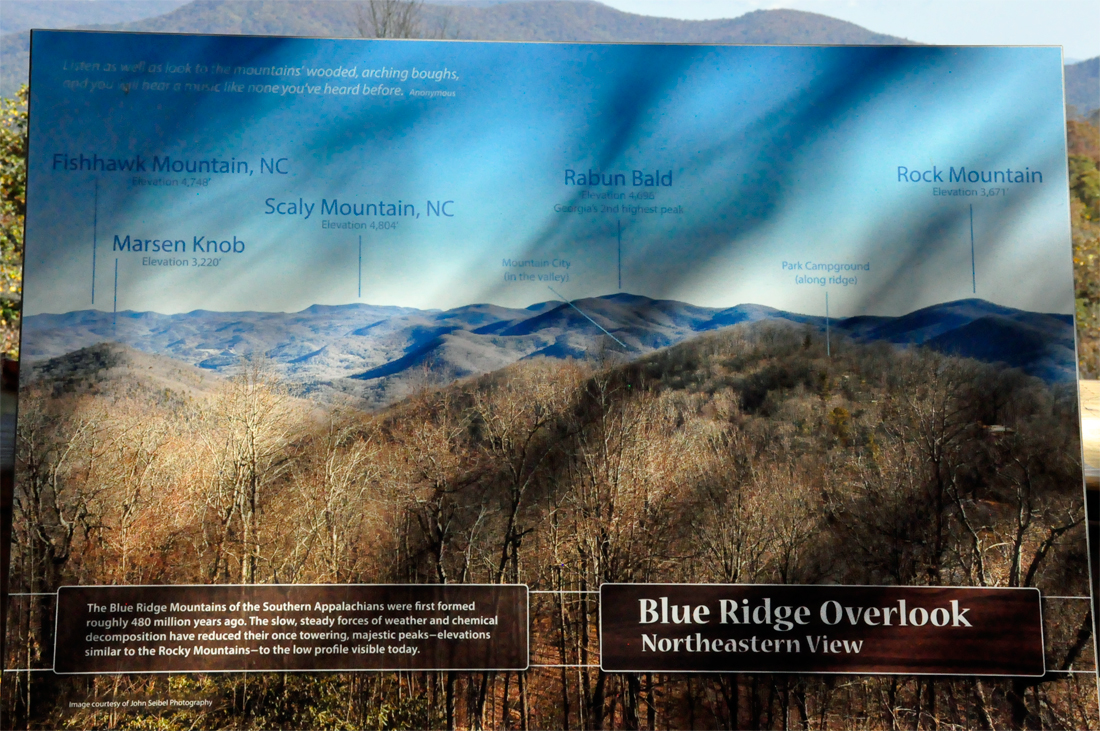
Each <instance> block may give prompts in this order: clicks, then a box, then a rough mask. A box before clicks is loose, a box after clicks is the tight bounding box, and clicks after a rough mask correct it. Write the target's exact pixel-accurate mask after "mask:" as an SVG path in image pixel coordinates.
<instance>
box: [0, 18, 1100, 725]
mask: <svg viewBox="0 0 1100 731" xmlns="http://www.w3.org/2000/svg"><path fill="white" fill-rule="evenodd" d="M338 5H340V4H339V3H336V4H333V8H332V12H333V13H343V12H345V11H347V12H351V11H350V10H347V8H345V9H343V10H341V9H340V8H338V7H337V6H338ZM352 5H354V4H352ZM425 8H427V6H425ZM352 9H353V8H352ZM326 12H327V11H326ZM425 12H427V10H425ZM432 12H434V11H432ZM31 55H32V64H31V68H32V71H31V91H30V123H29V126H30V142H29V159H28V168H27V169H28V182H27V223H26V268H25V278H24V288H25V289H24V313H23V314H24V317H23V320H22V322H23V325H22V328H23V330H22V332H23V341H22V346H21V347H22V350H21V353H22V358H23V361H22V373H21V379H22V380H21V392H20V399H21V401H20V417H19V418H20V423H19V433H20V438H19V440H18V449H19V453H18V455H17V458H18V467H19V470H20V471H19V473H18V474H19V477H18V479H17V484H16V486H15V488H16V499H15V522H14V526H15V530H14V531H13V535H14V536H15V539H14V542H13V548H12V556H13V559H12V567H13V568H12V582H11V583H12V586H11V589H12V592H13V598H12V611H11V615H10V616H11V621H10V622H9V623H8V627H7V631H8V642H7V647H8V648H9V650H8V657H7V658H6V659H5V662H6V663H7V666H6V667H7V668H8V669H9V670H12V669H14V670H22V669H25V670H41V671H47V670H49V669H51V668H52V669H55V670H56V671H57V672H59V673H132V674H133V677H130V678H122V679H116V678H93V677H89V678H82V677H75V676H73V677H68V676H58V677H53V678H51V680H50V682H49V683H47V684H44V685H43V684H42V683H40V682H39V681H38V680H35V678H41V677H43V676H41V675H35V674H34V673H15V674H12V681H13V682H12V683H8V682H6V681H7V680H8V676H5V683H4V684H3V689H2V690H3V694H4V695H3V698H4V704H5V707H6V708H9V709H14V713H15V717H16V723H15V724H14V725H15V727H51V724H52V725H57V719H59V718H61V717H62V715H63V711H64V709H65V708H74V709H76V710H73V711H72V712H73V713H75V714H77V715H76V717H75V718H72V719H69V720H67V721H66V723H68V725H71V726H74V727H88V728H98V727H109V726H112V725H114V726H117V725H120V724H123V725H125V723H130V721H129V720H126V721H125V723H124V722H123V721H120V720H119V719H117V718H113V717H112V718H105V717H102V716H96V715H94V712H93V711H92V710H90V709H91V708H92V707H91V706H88V707H84V706H68V705H67V704H69V703H78V702H91V703H102V702H106V699H105V697H104V696H105V694H110V693H113V694H116V695H118V694H121V693H123V692H124V691H125V692H128V693H130V694H131V696H129V697H145V696H148V693H147V692H146V691H149V692H152V691H155V690H156V689H157V688H161V689H162V690H163V688H162V684H161V683H160V682H159V681H158V679H157V678H148V677H143V674H144V673H146V672H164V671H168V672H181V671H195V672H196V673H201V672H203V671H206V670H223V671H228V670H249V671H276V670H278V671H286V670H295V671H309V670H323V671H346V672H331V673H329V674H327V675H325V676H323V678H321V679H318V678H311V677H305V676H302V675H299V674H291V673H288V674H286V675H284V676H283V677H281V678H280V679H279V685H278V687H279V689H280V690H279V692H277V693H276V692H270V693H267V692H266V691H265V692H262V693H261V692H259V691H257V692H255V693H254V692H253V689H254V687H255V686H254V685H253V684H252V681H251V680H248V679H246V678H245V677H243V676H235V675H230V674H226V675H224V676H217V677H215V678H213V679H211V678H203V679H201V680H200V681H199V682H196V683H194V684H187V685H188V687H187V688H186V689H183V688H177V689H175V690H174V691H172V692H177V691H178V692H180V693H182V692H183V690H187V692H188V693H190V692H191V691H192V690H194V689H195V688H199V689H201V690H202V692H203V693H208V694H209V695H210V696H211V698H210V700H212V701H215V702H214V703H213V704H212V705H211V708H215V707H216V708H221V709H229V710H225V711H217V712H213V711H211V712H210V713H209V714H208V715H204V716H202V717H201V718H199V717H194V718H193V717H187V718H182V717H181V718H172V719H168V720H164V719H140V720H135V721H133V723H130V725H145V726H149V727H153V726H156V727H165V728H167V727H176V726H179V727H186V728H203V727H206V728H227V727H235V726H240V725H241V720H240V718H236V717H234V716H233V713H235V712H243V711H240V710H239V709H241V708H242V706H241V703H242V702H244V701H241V700H240V699H242V698H247V699H248V700H247V709H248V713H249V714H252V715H250V716H249V718H250V719H269V721H265V722H269V723H270V724H275V725H278V724H279V723H283V725H294V723H298V721H294V722H292V721H291V720H288V719H299V720H300V719H306V718H310V719H312V718H322V717H326V718H327V717H331V718H339V719H344V721H342V722H343V723H345V724H347V725H349V726H354V727H357V728H358V727H362V728H375V727H384V726H394V725H403V726H407V727H410V728H455V729H461V728H466V727H477V728H521V727H525V728H585V727H598V728H610V727H615V726H618V727H632V728H643V727H645V728H690V727H695V728H700V727H706V728H769V727H773V726H775V725H777V724H779V723H781V722H782V719H787V718H795V717H798V718H800V719H801V720H800V723H801V725H803V726H807V727H812V728H818V727H821V728H827V727H834V726H836V725H837V721H836V719H837V718H838V717H840V716H839V714H844V717H851V718H859V719H867V720H866V723H865V725H866V726H868V727H869V728H892V727H896V726H899V725H903V726H914V727H916V726H919V725H920V724H921V723H923V722H924V720H922V719H929V718H935V719H940V720H941V722H942V723H943V724H947V725H953V726H957V727H960V728H962V727H969V726H974V725H975V724H978V723H979V722H980V724H981V725H984V726H990V727H994V728H1011V727H1039V726H1043V725H1046V726H1051V727H1057V726H1059V725H1065V724H1063V723H1062V721H1063V720H1064V719H1075V720H1073V721H1072V723H1073V724H1077V725H1081V726H1084V725H1089V726H1092V727H1095V726H1097V725H1098V724H1100V720H1098V718H1100V711H1098V710H1097V707H1096V706H1097V694H1096V687H1095V684H1092V685H1091V686H1089V683H1090V682H1091V680H1090V681H1088V682H1086V680H1085V678H1086V677H1089V676H1087V673H1088V672H1090V671H1092V670H1093V669H1094V668H1095V653H1094V643H1093V638H1092V636H1091V634H1090V633H1089V629H1090V628H1091V627H1092V624H1091V615H1090V603H1089V587H1088V561H1087V557H1088V551H1087V545H1086V539H1085V528H1084V523H1083V520H1084V496H1083V489H1082V483H1081V472H1080V459H1079V456H1080V441H1079V423H1078V419H1077V412H1076V407H1075V403H1076V401H1075V399H1074V397H1073V391H1074V387H1075V383H1076V380H1075V379H1076V353H1075V343H1074V327H1073V313H1074V309H1075V299H1074V287H1073V276H1072V274H1073V262H1072V259H1071V240H1070V231H1069V214H1070V208H1069V198H1068V189H1069V178H1068V169H1069V168H1067V153H1066V127H1065V118H1064V104H1063V96H1062V58H1061V53H1060V50H1059V49H1058V48H1042V47H1035V48H992V47H974V48H943V47H929V46H906V47H805V46H802V47H756V46H754V47H735V46H674V45H642V44H630V45H626V44H624V45H614V44H524V43H515V44H511V43H477V42H469V43H466V42H464V43H450V42H443V41H415V42H413V41H409V42H406V41H382V40H364V39H344V40H326V39H310V38H271V37H258V36H250V37H226V36H198V35H143V34H128V33H93V32H64V31H42V32H34V33H33V36H32V40H31ZM643 577H644V578H645V580H647V581H651V582H655V583H657V584H658V587H657V588H654V587H653V586H648V585H647V586H639V587H634V588H631V587H618V586H607V587H605V589H604V590H603V594H602V602H600V601H598V600H597V597H598V596H600V595H598V594H597V593H596V590H597V589H598V588H599V587H600V585H601V584H603V583H604V582H608V581H629V580H636V579H640V578H643ZM353 583H354V585H350V586H349V584H353ZM501 583H506V584H510V585H514V586H518V585H529V586H530V588H531V595H532V605H531V619H530V622H529V624H528V622H527V619H526V615H525V614H524V612H523V611H522V610H523V608H524V606H525V604H524V601H523V599H522V597H523V590H522V588H506V587H504V588H493V587H498V586H499V585H500V584H501ZM84 584H97V585H115V584H127V585H145V584H157V585H158V586H156V587H148V586H117V587H106V586H100V587H83V586H78V585H84ZM365 584H377V585H378V586H376V587H372V586H364V585H365ZM467 584H477V585H480V586H479V587H471V588H459V587H461V586H464V585H467ZM688 584H690V585H691V586H690V587H684V586H681V585H688ZM731 584H737V585H741V584H753V585H755V586H757V587H758V588H752V589H750V588H745V587H743V586H730V585H731ZM429 585H431V586H429ZM774 585H784V586H779V587H777V586H774ZM807 585H812V586H807ZM406 586H407V588H403V587H406ZM880 586H881V587H882V588H876V587H880ZM986 586H988V587H1000V588H997V589H989V590H986V589H977V588H975V587H986ZM59 587H61V588H60V589H59ZM929 587H943V588H929ZM1024 587H1028V588H1026V589H1025V588H1024ZM536 592H537V593H536ZM1038 592H1041V593H1042V597H1043V598H1042V600H1041V601H1042V605H1041V610H1042V611H1041V615H1040V612H1039V610H1040V606H1039V602H1040V599H1039V598H1038V596H1037V594H1038ZM665 599H667V604H668V614H667V624H666V623H665V622H666V615H665V614H664V608H665V605H664V604H663V603H662V601H663V600H665ZM734 600H737V601H738V602H740V604H739V607H740V609H739V610H738V611H734V608H733V605H732V602H733V601H734ZM745 600H747V601H748V602H749V603H748V604H744V601H745ZM723 601H726V602H728V603H727V604H723V603H722V602H723ZM55 603H56V606H55ZM375 604H380V605H381V606H382V609H381V610H378V609H369V610H367V609H363V610H359V609H347V608H344V609H326V608H325V607H345V606H369V605H375ZM410 604H411V605H412V609H411V610H410V609H408V608H407V605H410ZM441 604H444V605H447V606H448V607H452V606H454V605H467V604H472V605H474V608H473V609H470V610H469V611H466V610H454V609H450V608H449V609H446V610H441V609H440V608H439V607H440V606H441ZM112 605H114V606H115V609H112V608H111V607H112ZM213 605H217V606H218V608H217V609H213V610H209V611H207V610H204V609H202V607H204V606H213ZM299 605H301V606H305V607H307V608H306V609H296V608H295V607H297V606H299ZM390 605H393V606H394V607H396V606H397V605H403V607H404V608H400V609H391V608H390ZM431 605H435V608H434V609H431V608H425V607H430V606H431ZM139 606H140V607H141V609H139ZM174 606H175V607H176V609H173V607H174ZM685 606H687V607H688V608H689V609H688V615H685V614H684V607H685ZM104 607H105V608H106V609H103V608H104ZM120 607H121V608H123V609H120ZM126 607H133V608H134V610H133V612H132V613H131V612H130V611H129V610H128V609H125V608H126ZM160 607H168V609H159V610H158V609H157V608H160ZM186 607H198V609H197V610H194V611H192V610H191V609H181V608H186ZM223 607H224V608H223ZM246 607H247V608H246ZM903 607H904V615H903V614H902V609H903ZM150 608H151V609H150ZM745 610H748V613H747V615H746V614H744V611H745ZM788 610H789V611H790V613H791V614H790V616H789V617H784V616H781V615H783V614H786V613H787V611H788ZM601 612H602V621H603V625H602V632H601V624H600V619H601ZM708 612H709V614H708ZM131 614H132V615H133V616H131ZM684 616H690V617H691V624H690V625H687V624H680V623H677V621H676V619H675V618H676V617H679V618H681V619H682V618H683V617H684ZM745 616H747V617H748V623H746V622H745V621H744V617H745ZM654 617H657V618H658V619H656V620H654ZM696 617H698V619H696ZM723 617H725V618H726V620H727V621H726V622H725V623H723V622H722V618H723ZM757 617H759V618H761V619H762V620H763V621H764V623H763V624H759V623H758V620H757ZM903 617H904V623H902V619H903ZM735 618H740V619H741V622H740V623H735V622H734V619H735ZM490 619H491V620H493V621H495V622H496V624H493V625H490V624H488V622H489V620H490ZM184 620H187V621H188V622H189V624H188V623H185V622H184ZM330 620H331V624H325V622H328V621H330ZM704 620H707V621H704ZM219 621H220V624H217V622H219ZM472 621H478V622H484V624H480V625H478V624H473V625H471V624H469V622H472ZM887 621H888V622H889V623H888V624H887ZM135 622H140V624H135ZM212 622H213V623H214V624H211V623H212ZM368 622H369V623H370V624H369V626H368V625H367V624H366V623H368ZM433 622H441V623H442V624H433ZM803 622H805V624H803ZM876 622H880V624H876ZM356 623H358V624H356ZM402 623H404V624H402ZM420 623H423V624H420ZM456 623H458V624H459V625H460V626H458V627H456ZM788 623H791V624H792V627H791V628H789V629H788V628H786V625H787V624H788ZM968 623H969V626H967V625H968ZM124 624H125V626H123V625H124ZM433 627H435V629H433ZM55 633H56V637H55ZM376 633H382V636H381V637H379V636H378V635H377V634H376ZM424 634H427V635H428V636H427V637H424V636H423V635H424ZM456 634H459V635H461V637H460V638H456V637H455V635H456ZM486 634H487V635H488V636H487V637H485V636H483V635H486ZM192 635H194V636H193V637H192ZM276 635H278V636H276ZM292 635H296V636H292ZM345 635H346V639H345ZM474 635H477V636H476V637H474ZM528 636H529V637H530V646H531V661H530V667H531V668H532V669H534V670H533V671H532V672H527V673H524V674H522V675H519V676H518V677H517V674H516V672H521V671H522V669H523V668H526V667H528V664H527V663H528V660H527V653H526V648H527V638H528ZM719 642H720V643H721V644H720V646H719V645H718V644H717V643H719ZM55 647H56V664H54V661H55V658H54V657H53V654H52V653H51V650H52V649H53V648H55ZM372 648H373V649H372ZM777 648H779V650H777ZM718 649H720V652H719V651H718ZM601 650H602V655H599V654H598V653H599V652H600V651H601ZM700 650H702V651H700ZM780 650H781V651H780ZM131 652H132V653H133V654H130V653H131ZM1044 657H1045V658H1046V660H1045V662H1046V664H1047V665H1048V666H1049V668H1048V669H1047V673H1046V674H1045V675H1042V677H1041V678H1040V679H1038V680H1035V681H1032V680H1028V681H1027V684H1028V685H1027V687H1028V691H1027V692H1026V693H1023V692H1021V691H1020V690H1019V687H1017V686H1018V683H1019V682H1021V681H1014V680H1012V679H1008V678H1007V676H1010V675H1021V676H1025V675H1026V676H1037V675H1040V674H1042V673H1043V671H1044V664H1043V663H1044V660H1043V658H1044ZM601 663H602V667H603V669H604V670H605V671H612V670H614V671H615V673H616V675H615V676H612V677H608V676H606V675H604V676H601V675H600V667H601ZM412 669H418V670H426V671H432V670H441V669H442V670H454V671H456V672H452V673H438V672H412V673H410V672H403V671H405V670H412ZM365 670H397V671H402V672H395V673H393V674H373V675H372V674H363V675H356V674H355V672H356V671H365ZM463 670H464V671H467V672H461V671H463ZM650 670H652V671H655V672H653V673H651V677H648V678H647V677H645V676H644V675H639V676H634V675H632V673H633V671H650ZM687 670H714V671H719V672H720V671H732V672H734V673H735V674H730V675H713V676H712V675H695V676H693V675H689V674H687V673H686V672H679V671H687ZM495 671H500V672H495ZM754 671H760V672H769V673H770V672H793V673H801V674H802V675H800V676H799V677H798V678H797V679H792V680H791V682H790V683H787V684H781V683H780V682H779V681H774V680H772V679H767V680H764V679H761V678H757V677H753V676H751V675H749V674H748V673H751V672H754ZM836 672H845V673H860V674H864V675H862V677H859V678H850V679H849V680H848V681H846V682H845V683H843V684H840V683H834V682H833V681H832V679H830V678H825V677H817V676H815V675H814V674H816V673H836ZM898 673H913V674H920V675H922V676H923V677H920V678H907V677H899V676H898V675H897V674H898ZM877 674H893V675H892V676H891V677H879V676H878V675H877ZM959 674H974V675H975V676H979V675H980V676H981V677H982V678H983V679H982V681H981V683H979V684H974V683H970V682H969V681H968V680H967V681H959V680H958V679H955V678H944V677H937V676H939V675H942V676H947V675H959ZM998 674H1000V675H1002V676H1006V677H1004V678H1001V679H997V678H994V677H992V676H994V675H998ZM162 680H163V679H162ZM780 680H782V679H780ZM116 681H117V682H116ZM1033 683H1034V684H1033ZM260 686H262V687H264V688H274V687H275V686H274V685H272V684H271V683H269V682H268V681H267V680H263V681H262V682H261V683H260ZM284 689H285V692H284ZM1033 689H1034V692H1033ZM169 690H171V689H169ZM135 691H141V692H140V693H138V694H137V695H136V696H134V695H133V693H134V692H135ZM158 692H159V691H158ZM166 692H167V691H166ZM129 697H123V696H121V695H118V697H115V698H112V699H111V702H113V701H116V700H117V701H118V702H119V703H124V702H125V701H126V700H127V699H128V698H129ZM189 697H190V696H188V697H183V696H181V697H180V698H179V700H181V701H182V700H188V698H189ZM815 699H816V700H815ZM821 699H826V701H824V702H822V701H821ZM1014 699H1020V700H1014ZM157 700H158V702H160V701H169V702H170V701H171V700H172V699H171V698H164V697H158V698H157ZM195 700H198V699H195ZM783 703H786V704H787V705H786V707H784V708H782V709H780V708H779V706H781V705H782V704H783ZM1024 706H1028V707H1027V708H1025V707H1024ZM119 707H121V706H119ZM145 707H148V705H146V706H145ZM233 709H238V710H236V711H234V710H233ZM325 714H327V715H325ZM650 714H652V715H650ZM647 716H648V717H647ZM976 719H977V720H976ZM4 720H5V721H6V720H7V719H6V718H5V719H4ZM248 722H249V723H253V721H252V720H249V721H248ZM256 723H259V721H256ZM861 723H863V721H862V720H861ZM253 725H255V724H253ZM298 725H302V723H298ZM305 725H309V724H308V723H305Z"/></svg>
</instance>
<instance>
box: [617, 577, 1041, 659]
mask: <svg viewBox="0 0 1100 731" xmlns="http://www.w3.org/2000/svg"><path fill="white" fill-rule="evenodd" d="M600 667H602V668H603V669H604V670H605V671H608V672H651V671H652V672H738V673H742V672H760V673H777V672H781V673H792V672H816V673H899V674H900V673H905V674H923V675H944V674H956V675H964V674H973V675H1043V673H1044V672H1045V669H1046V668H1045V661H1044V649H1043V615H1042V606H1041V602H1040V596H1039V590H1038V589H969V588H967V589H963V588H953V587H952V588H948V587H898V586H891V587H885V586H883V587H878V586H792V585H758V584H756V585H752V584H727V585H715V584H710V585H702V586H701V585H692V584H604V585H603V586H601V587H600Z"/></svg>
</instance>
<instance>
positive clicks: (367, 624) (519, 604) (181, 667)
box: [54, 584, 529, 673]
mask: <svg viewBox="0 0 1100 731" xmlns="http://www.w3.org/2000/svg"><path fill="white" fill-rule="evenodd" d="M527 602H528V597H527V587H526V586H523V585H504V586H501V585H476V584H462V585H457V584H455V585H439V584H401V585H390V584H385V585H383V584H355V585H336V584H325V585H287V584H282V585H249V586H242V585H201V586H199V585H189V586H66V587H62V588H61V589H60V590H59V591H58V594H57V632H56V644H55V645H54V672H57V673H156V672H242V671H264V670H269V671H317V670H320V671H339V670H525V669H526V668H527V664H528V626H529V625H528V603H527Z"/></svg>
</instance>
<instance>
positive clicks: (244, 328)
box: [23, 294, 1076, 404]
mask: <svg viewBox="0 0 1100 731" xmlns="http://www.w3.org/2000/svg"><path fill="white" fill-rule="evenodd" d="M582 312H583V314H582ZM586 316H587V318H591V321H590V320H588V319H587V318H586ZM763 321H778V322H785V323H791V324H792V325H794V326H802V327H809V328H812V329H813V330H815V331H819V332H823V331H824V330H825V329H826V321H825V318H824V317H820V316H814V315H804V314H798V313H793V312H785V311H783V310H777V309H773V308H771V307H764V306H761V305H753V304H743V305H738V306H736V307H730V308H726V309H721V308H710V307H698V306H695V305H692V304H688V303H685V302H677V301H674V300H654V299H650V298H648V297H642V296H638V295H631V294H612V295H606V296H603V297H593V298H587V299H581V300H577V301H575V302H574V303H573V304H571V305H570V304H565V303H563V302H558V301H550V302H542V303H539V304H536V305H532V306H531V307H528V308H525V309H513V308H507V307H499V306H496V305H491V304H475V305H468V306H464V307H458V308H455V309H452V310H447V311H439V310H418V309H413V308H408V307H380V306H374V305H366V304H348V305H314V306H312V307H308V308H306V309H305V310H302V311H301V312H294V313H281V312H211V311H206V310H196V311H194V312H189V313H184V314H178V315H163V314H159V313H156V312H129V311H127V312H120V313H118V315H117V316H115V315H113V314H112V313H109V312H101V311H98V310H83V311H78V312H70V313H67V314H61V315H51V314H42V315H32V316H29V317H27V318H25V320H24V323H23V357H24V359H26V360H29V361H38V362H41V361H43V360H45V359H50V358H57V357H59V356H63V355H65V354H67V353H71V352H73V351H76V350H79V349H81V348H86V347H89V346H93V345H96V344H98V343H103V342H117V343H121V344H123V345H126V346H129V347H131V348H134V349H136V350H139V351H143V352H146V353H151V354H156V355H160V356H166V357H169V358H172V359H174V360H177V361H182V362H184V363H187V364H190V365H193V366H197V367H199V368H203V369H207V370H209V371H213V372H216V373H220V374H230V373H232V372H234V370H235V369H236V368H237V367H239V366H240V365H241V363H242V362H243V360H244V359H245V358H246V357H250V356H253V357H254V356H256V355H262V356H263V357H265V358H267V359H268V360H270V361H271V362H272V363H273V364H274V365H275V366H276V367H277V368H278V369H279V370H280V371H281V372H282V373H283V374H284V375H285V377H287V378H288V379H289V380H291V381H294V382H297V383H299V384H302V385H303V386H305V387H306V388H307V390H308V389H318V388H320V389H322V390H327V389H333V388H334V389H336V390H338V391H349V392H354V393H356V394H357V395H359V396H362V397H365V398H367V400H368V401H370V402H372V403H375V404H381V403H389V402H392V401H393V400H395V399H397V398H400V397H401V396H403V395H405V393H407V392H408V391H409V390H410V388H411V385H412V381H413V380H415V379H418V378H424V377H426V376H430V377H431V378H433V379H434V380H436V381H437V382H438V381H449V380H453V379H456V378H463V377H466V376H471V375H477V374H481V373H487V372H489V371H494V370H497V369H499V368H503V367H505V366H507V365H509V364H511V363H514V362H516V361H518V360H521V359H524V358H538V357H548V358H559V359H564V358H578V359H584V358H591V357H597V356H602V355H607V354H615V353H617V354H618V355H617V356H616V357H620V358H622V357H625V358H631V359H632V358H636V357H639V356H641V355H644V354H647V353H650V352H652V351H654V350H657V349H659V348H664V347H668V346H671V345H675V344H677V343H680V342H683V341H685V340H688V339H690V338H692V337H695V336H696V335H699V334H701V333H705V332H710V331H713V330H717V329H720V328H723V327H728V326H731V325H739V324H742V323H750V324H751V323H757V322H763ZM601 328H602V329H601ZM828 329H829V332H830V335H831V337H832V338H833V339H834V341H836V342H839V339H841V338H845V337H849V338H852V339H853V340H856V341H859V342H873V341H885V342H889V343H892V344H895V345H898V346H908V345H924V346H927V347H931V348H934V349H937V350H940V351H942V352H946V353H951V354H956V355H960V356H965V357H972V358H976V359H978V360H982V361H986V362H996V363H1004V364H1006V365H1008V366H1011V367H1016V368H1020V369H1022V370H1023V371H1025V372H1027V373H1029V374H1031V375H1034V376H1037V377H1039V378H1042V379H1043V380H1045V381H1048V382H1060V381H1069V380H1072V379H1073V378H1075V375H1076V372H1075V369H1074V341H1073V320H1072V318H1071V317H1070V316H1069V315H1053V314H1043V313H1035V312H1026V311H1023V310H1016V309H1012V308H1009V307H1001V306H999V305H995V304H993V303H990V302H986V301H984V300H980V299H967V300H959V301H956V302H949V303H945V304H939V305H934V306H932V307H926V308H924V309H920V310H917V311H915V312H911V313H909V314H907V315H903V316H900V317H869V316H868V317H851V318H845V319H834V320H831V321H830V322H829V324H828ZM605 331H606V332H605Z"/></svg>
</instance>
